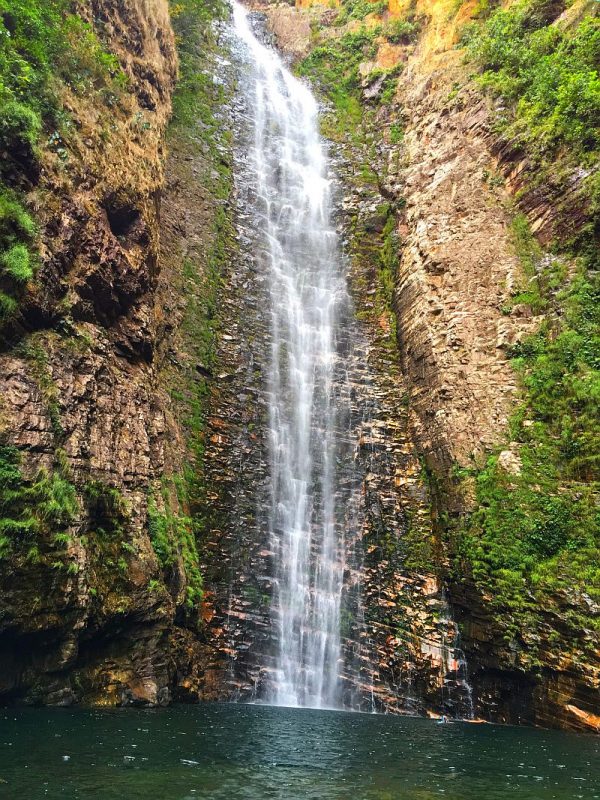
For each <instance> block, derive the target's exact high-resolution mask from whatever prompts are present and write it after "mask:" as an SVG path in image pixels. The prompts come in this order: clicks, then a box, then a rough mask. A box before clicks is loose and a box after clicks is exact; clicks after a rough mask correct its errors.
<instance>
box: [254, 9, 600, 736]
mask: <svg viewBox="0 0 600 800" xmlns="http://www.w3.org/2000/svg"><path fill="white" fill-rule="evenodd" d="M302 6H303V7H302V8H299V9H296V10H294V9H289V8H282V7H281V6H277V7H276V8H275V9H270V8H267V9H266V13H267V15H268V17H269V20H270V24H271V27H272V30H273V31H274V34H275V36H276V38H277V40H278V42H279V43H280V46H281V47H283V48H284V49H285V48H287V50H288V52H289V54H290V57H291V58H293V59H295V60H296V62H297V63H298V69H299V71H300V72H301V74H306V75H307V76H308V77H309V78H310V79H311V80H312V81H313V82H314V84H315V85H316V86H317V87H318V88H319V89H320V91H321V95H322V97H323V99H324V101H325V102H326V104H327V105H326V119H325V123H324V130H325V133H326V135H329V136H331V137H332V138H334V140H335V141H336V144H337V145H338V147H339V148H340V149H341V150H342V151H343V152H344V153H345V154H346V157H347V159H348V160H349V162H350V163H351V164H353V165H354V169H353V170H352V169H350V170H349V171H348V170H347V171H346V173H345V176H344V177H345V183H346V188H347V191H349V192H352V187H353V191H354V194H355V195H356V196H358V197H359V198H361V200H364V198H365V196H367V195H368V194H369V193H370V194H371V195H372V197H373V199H372V201H371V202H372V205H373V207H375V206H376V204H377V202H379V203H386V204H388V206H389V207H391V209H392V211H393V214H394V219H395V227H394V233H395V235H396V236H397V242H398V249H397V256H396V259H397V260H396V261H395V263H394V265H393V267H392V270H391V277H392V282H393V290H392V293H391V295H390V294H388V297H387V298H386V299H387V303H385V302H384V304H383V305H384V307H385V306H387V308H388V309H390V308H393V311H394V315H395V320H394V321H395V324H396V325H397V330H396V339H397V344H398V348H399V351H398V359H399V363H400V366H401V373H402V381H403V385H404V386H405V391H406V392H407V413H408V416H409V420H410V423H409V425H408V428H407V433H408V435H409V438H410V439H411V442H412V446H413V447H414V448H415V450H416V452H417V453H418V454H419V455H420V456H421V458H422V459H423V462H424V467H425V471H426V474H427V476H428V483H429V493H430V496H431V498H432V501H433V502H432V509H431V511H432V517H433V524H434V533H435V539H436V542H437V544H436V546H435V547H434V548H433V550H434V552H433V553H432V554H430V555H429V557H428V558H423V557H422V553H421V554H419V556H418V557H416V558H415V557H414V555H412V557H411V545H410V543H409V547H408V553H409V555H408V558H406V556H405V558H404V559H403V560H402V561H401V565H400V573H401V574H402V575H403V576H404V580H405V581H406V580H407V581H409V582H410V581H411V580H415V579H416V580H417V581H418V580H419V579H420V577H419V576H421V577H423V576H430V578H431V579H433V580H434V581H437V582H441V583H442V585H444V586H445V587H446V591H447V598H448V600H449V601H450V606H451V608H452V609H453V612H454V615H455V617H456V619H457V620H458V622H459V627H460V630H461V646H462V648H463V649H464V651H465V653H466V657H467V661H468V665H469V677H470V682H471V684H472V687H473V691H474V697H473V699H474V704H475V712H476V713H477V714H478V715H481V716H483V717H484V718H486V719H493V720H498V721H504V722H529V723H537V724H543V725H561V726H566V727H571V728H574V729H584V730H597V728H598V723H599V717H598V703H597V697H598V686H599V684H598V680H599V671H598V668H599V661H598V657H599V652H600V651H599V647H598V644H599V641H598V635H597V614H598V606H597V602H595V600H594V599H593V597H595V596H596V595H595V590H594V588H593V587H594V586H595V584H594V580H595V579H594V578H593V577H591V576H590V578H589V580H590V584H589V589H588V586H586V583H585V579H583V580H582V582H580V583H579V585H577V582H576V581H573V582H572V583H571V584H570V588H569V582H570V580H571V579H570V578H567V577H566V576H567V575H568V574H569V568H568V566H559V567H558V569H559V572H558V577H557V578H552V579H548V580H543V583H544V588H543V589H542V590H541V591H539V590H536V589H535V588H525V587H526V578H522V577H519V578H518V580H519V581H523V583H522V584H520V586H521V587H522V588H519V589H517V590H516V591H517V592H518V593H521V592H523V593H524V600H522V601H519V602H521V603H522V607H521V608H515V601H514V598H510V597H509V594H510V593H509V592H507V590H506V587H505V588H504V590H503V589H502V586H501V582H500V583H494V581H493V580H489V579H485V578H481V577H480V578H479V579H477V578H476V577H475V573H474V571H473V564H472V563H469V560H468V557H465V549H464V548H465V541H466V540H467V539H468V537H469V536H471V535H472V531H473V529H476V527H477V525H478V524H480V523H478V522H474V520H481V516H478V515H481V512H480V511H479V509H480V508H481V507H482V506H481V503H482V502H483V503H485V504H486V505H487V504H492V503H493V502H494V500H493V496H492V498H490V497H484V496H483V493H482V490H481V489H480V486H481V485H482V483H483V481H487V480H489V476H490V474H493V479H494V480H495V481H497V482H498V485H499V486H502V490H503V491H504V492H507V493H508V495H507V496H508V497H510V493H511V492H514V496H515V497H517V496H519V494H518V493H519V490H520V487H519V480H520V479H521V469H522V460H521V459H522V454H524V453H525V450H524V449H523V445H522V444H520V442H527V441H528V439H527V438H526V436H527V434H525V438H523V431H522V430H521V431H520V432H518V433H515V432H514V431H515V427H516V424H515V422H514V419H515V416H514V415H515V414H516V413H517V412H518V413H519V414H521V415H522V417H523V416H524V417H525V422H524V425H525V428H527V426H533V425H534V424H536V423H534V422H533V421H532V420H531V419H530V420H528V419H527V417H528V416H530V417H533V418H535V410H534V409H533V408H527V404H528V402H530V401H529V399H528V396H527V395H526V394H524V389H523V373H522V372H521V373H519V371H518V369H517V368H515V365H514V363H513V361H512V359H514V357H515V354H518V353H519V352H522V351H523V349H524V348H527V347H528V344H527V343H528V342H529V341H531V338H530V337H532V336H535V335H536V334H537V332H538V331H539V330H540V329H541V330H544V329H545V328H544V326H548V325H550V327H551V328H552V327H554V329H555V331H556V332H555V333H554V335H555V336H557V335H559V333H558V330H557V329H556V323H555V322H554V321H553V320H555V319H556V317H554V315H555V314H558V319H560V316H561V315H562V314H564V310H561V309H560V308H558V309H557V308H556V301H551V303H550V307H548V306H546V308H545V309H544V310H542V308H541V306H542V304H541V303H537V304H536V302H535V301H534V302H532V300H531V299H530V297H529V296H527V294H526V292H525V294H524V293H523V287H524V286H525V287H527V284H528V283H529V284H530V285H531V283H533V282H534V281H538V280H539V276H540V274H541V275H543V270H544V268H545V267H544V265H546V266H547V265H548V264H553V263H554V264H557V263H561V268H562V269H563V270H564V272H565V273H566V274H567V275H568V274H571V275H573V273H574V270H575V266H574V264H573V261H570V260H569V259H572V255H571V254H569V253H567V254H564V255H558V256H554V255H551V254H550V253H548V252H546V253H545V254H544V251H543V245H544V244H546V245H547V244H549V243H556V240H557V238H559V239H560V235H561V229H563V230H564V229H565V228H566V229H568V228H571V229H572V228H573V227H576V226H577V225H579V226H581V227H583V226H584V225H585V223H586V221H587V220H589V219H590V209H589V205H587V206H586V202H587V201H586V200H585V199H583V193H582V192H581V182H582V181H583V180H584V179H585V178H586V177H587V176H588V175H589V174H590V173H589V172H588V171H585V170H581V169H579V170H577V169H575V168H571V169H572V172H571V173H568V174H569V175H570V177H569V178H568V179H567V181H566V185H567V186H568V187H571V188H566V189H565V184H564V183H563V189H562V191H559V190H558V189H557V183H559V180H558V179H556V178H555V177H552V176H551V174H550V176H549V177H547V180H548V183H547V184H546V186H544V185H543V184H541V183H540V180H539V179H537V180H536V177H537V174H536V170H538V171H541V170H542V166H538V165H536V163H535V161H534V159H533V158H531V157H530V156H529V155H528V152H527V150H526V149H524V148H523V146H522V145H521V144H520V143H519V142H518V140H517V139H516V138H515V139H513V140H510V139H508V138H507V137H506V136H505V135H503V133H502V132H501V130H500V128H499V126H498V122H497V119H498V113H499V112H498V110H497V109H498V107H500V110H501V111H502V107H501V106H500V104H499V102H498V101H496V102H495V103H494V102H493V99H490V98H489V97H487V96H485V94H484V93H483V92H482V90H481V88H480V87H479V86H478V85H477V83H476V82H475V81H474V80H473V74H472V70H473V63H472V61H471V62H468V61H466V57H465V51H464V49H461V48H460V47H457V43H458V42H459V39H460V35H461V31H462V30H464V26H465V23H467V22H468V21H469V20H470V19H471V18H472V15H473V14H474V9H473V8H472V7H471V6H470V5H469V4H464V5H463V6H461V7H458V8H457V7H456V6H453V7H451V4H447V3H440V2H417V3H412V4H410V3H404V4H403V3H399V4H398V3H394V4H390V5H389V7H388V8H384V9H383V10H382V8H380V7H378V6H377V4H374V5H373V6H372V9H373V10H372V11H371V12H370V11H369V8H368V6H367V7H365V9H364V12H365V13H363V11H362V10H361V11H360V12H359V11H358V10H356V11H355V10H353V7H351V5H350V4H344V3H342V4H341V6H340V7H338V8H337V9H335V10H331V9H323V8H322V7H321V6H319V5H318V4H311V3H308V4H302ZM560 11H561V9H560V8H558V7H556V8H553V9H551V10H548V11H546V12H544V13H547V14H548V16H547V20H549V21H550V22H551V21H552V20H553V19H556V18H557V15H559V14H560ZM585 13H591V14H592V15H593V14H594V13H595V11H594V9H593V8H591V7H590V6H589V4H585V3H583V4H581V5H580V6H579V7H578V8H575V7H574V8H573V9H571V10H570V11H569V12H565V14H564V15H563V16H562V17H558V23H557V24H562V25H563V26H568V25H569V24H571V21H572V20H573V19H580V18H581V15H582V14H585ZM298 17H300V18H301V19H302V20H304V21H302V22H298V21H297V18H298ZM302 31H304V38H303V39H302V38H301V36H300V34H301V32H302ZM357 49H359V50H360V49H362V58H360V57H359V58H358V59H356V58H355V60H354V61H353V60H352V59H353V55H354V54H355V52H356V50H357ZM355 64H356V66H354V65H355ZM353 69H354V70H355V72H352V70H353ZM355 74H356V75H357V76H358V81H359V86H358V93H357V91H356V88H355V86H356V82H355V81H356V79H355V78H354V77H353V76H354V75H355ZM332 83H335V84H336V85H337V86H340V87H344V88H342V89H341V91H342V92H344V90H345V91H346V92H347V97H348V98H358V101H359V103H360V105H361V110H360V112H352V113H353V116H352V118H351V119H350V122H349V124H348V123H346V126H345V125H344V122H343V117H344V114H346V113H347V108H348V105H349V103H348V100H346V101H345V102H344V105H343V104H342V102H340V99H339V95H338V96H336V95H335V93H334V92H331V91H330V88H329V87H330V86H331V84H332ZM345 87H348V88H347V89H345ZM348 116H350V115H349V114H348ZM340 119H341V120H342V122H341V123H340ZM361 129H362V134H359V135H358V136H357V135H356V131H357V130H358V131H361ZM369 170H370V171H371V172H372V173H373V174H372V175H371V179H370V180H369V178H368V177H365V173H366V172H368V171H369ZM566 171H567V167H563V173H564V172H566ZM557 172H558V173H559V174H560V170H557ZM544 174H545V173H544ZM563 180H565V179H564V178H563ZM369 184H370V188H367V187H368V186H369ZM376 198H378V199H376ZM361 200H359V201H358V204H359V207H360V202H361ZM586 209H587V210H586ZM586 215H587V216H586ZM524 219H525V220H526V222H524V221H523V220H524ZM575 220H578V221H579V222H574V221H575ZM527 224H528V225H529V226H530V227H529V230H531V231H533V232H535V234H536V235H537V237H538V242H539V243H540V244H541V246H540V244H538V243H536V242H535V239H534V238H533V235H532V234H530V233H528V234H527V242H526V245H524V244H523V241H522V238H524V237H523V235H521V239H520V234H519V230H520V229H519V225H522V226H523V227H525V226H526V225H527ZM349 230H350V234H349V235H350V237H351V239H352V237H354V238H355V243H356V244H357V246H358V247H359V248H360V230H358V231H357V230H356V228H354V229H352V226H351V225H350V226H349ZM369 239H370V241H371V242H373V243H375V242H376V238H374V236H373V232H372V229H371V231H370V233H369ZM375 246H376V247H379V248H380V252H381V248H382V243H381V242H379V244H376V243H375ZM594 247H595V246H594V245H592V249H594ZM383 251H385V245H384V246H383ZM572 252H573V251H572ZM595 252H596V253H597V250H595ZM532 254H533V255H532ZM528 260H529V261H531V260H535V261H536V264H537V266H536V270H537V275H536V274H534V277H532V272H531V271H527V269H528V267H531V264H530V263H528ZM363 263H364V256H363ZM387 269H389V268H387V265H386V264H385V259H384V263H383V265H382V263H381V260H380V263H379V269H375V270H374V271H373V272H372V273H371V274H370V275H369V276H368V278H367V281H366V282H363V283H362V285H361V286H360V289H359V291H358V295H357V307H358V308H359V309H360V310H362V309H363V308H364V304H365V302H367V303H368V302H369V301H368V299H367V298H368V297H369V295H371V296H373V295H376V294H378V293H379V294H381V292H382V288H383V294H385V287H386V284H388V285H389V283H390V274H389V272H388V271H387ZM542 280H543V278H542ZM526 291H527V290H526ZM514 298H516V299H514ZM521 298H522V299H521ZM380 314H381V308H380ZM554 380H556V381H557V386H560V384H559V380H560V378H559V373H558V372H557V373H556V377H555V378H554ZM557 391H560V389H557ZM524 409H527V410H524ZM522 417H521V418H522ZM519 424H520V423H519ZM554 435H556V434H554ZM515 438H516V441H515ZM525 449H526V446H525ZM490 457H492V459H493V461H492V462H489V461H488V459H489V458H490ZM527 457H528V455H524V458H527ZM550 457H551V456H546V458H550ZM529 458H531V453H529ZM490 464H494V467H493V468H490V466H489V465H490ZM496 464H497V466H496ZM486 465H487V466H486ZM493 470H497V472H495V473H494V472H493ZM523 479H525V480H526V479H527V477H526V476H525V477H524V478H523ZM529 480H531V478H529ZM563 480H565V481H566V482H567V483H568V480H567V479H566V478H563ZM531 482H532V483H533V484H535V483H536V482H537V481H536V480H532V481H531ZM485 486H486V487H487V486H489V484H488V483H486V484H485ZM531 489H532V492H533V493H534V494H535V492H538V493H540V494H542V495H544V493H545V492H547V493H548V495H550V496H552V495H554V496H556V495H555V493H556V492H557V491H558V493H560V492H561V491H564V489H561V488H560V485H559V486H558V487H557V485H556V484H547V485H546V486H544V488H543V489H542V488H540V486H536V485H533V487H531ZM581 491H583V492H586V491H587V490H586V486H585V484H582V486H581ZM482 498H483V499H482ZM515 502H518V501H515ZM536 502H537V501H536ZM542 502H545V501H544V500H542ZM484 508H485V506H484ZM484 513H485V512H484ZM572 513H573V514H574V515H576V514H577V513H578V512H577V510H576V506H574V509H573V512H572ZM536 524H539V526H540V528H542V529H543V527H544V525H545V524H546V522H545V521H544V520H542V521H541V522H539V523H536ZM465 531H468V533H467V534H465ZM512 532H513V535H514V536H515V538H516V539H518V537H519V530H518V522H517V515H516V514H515V516H514V523H513V528H512ZM477 535H478V534H475V536H477ZM548 535H550V534H548ZM484 546H487V547H490V546H491V547H494V546H495V545H494V542H493V540H492V541H491V542H490V539H488V541H487V544H486V545H484ZM479 552H481V551H479ZM488 552H489V551H488ZM492 552H493V551H492ZM586 557H587V558H589V557H590V556H584V558H586ZM591 557H592V558H593V556H591ZM538 558H539V559H540V561H543V560H544V558H545V555H544V554H540V555H539V556H538ZM567 561H568V557H567ZM567 561H565V562H564V564H565V565H566V563H567ZM479 563H481V558H480V562H479ZM559 563H560V562H559ZM415 568H416V569H415ZM494 569H497V570H498V569H500V567H495V568H491V572H492V576H491V577H492V578H494V572H493V571H494ZM561 569H562V570H563V571H564V572H563V575H562V577H561V573H560V570H561ZM488 574H489V573H488ZM507 574H508V570H507ZM565 579H566V580H565ZM486 580H487V582H486ZM377 581H378V582H379V584H380V585H385V579H384V578H383V577H382V574H381V570H379V572H378V577H377ZM588 590H589V594H588ZM421 591H423V590H422V589H421ZM496 592H497V593H498V595H497V596H494V595H495V593H496ZM504 592H506V599H505V596H504ZM525 609H526V610H525ZM391 614H392V617H393V618H394V619H395V620H396V621H397V620H398V619H407V609H406V608H405V607H403V604H402V603H401V602H400V603H398V605H397V606H396V608H395V609H393V610H392V612H391ZM425 618H426V619H427V620H428V621H429V622H431V620H432V619H434V618H435V614H434V613H430V614H426V616H425ZM408 619H410V615H408ZM408 630H409V631H410V633H409V638H411V637H412V641H413V642H416V641H418V637H419V636H422V635H423V632H422V630H421V631H419V630H418V629H415V628H414V627H413V628H412V629H411V627H410V625H409V627H408ZM393 648H395V650H396V652H398V642H396V643H395V644H394V645H393ZM432 663H433V661H432ZM448 677H449V676H448V675H446V683H447V682H448Z"/></svg>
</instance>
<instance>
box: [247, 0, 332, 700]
mask: <svg viewBox="0 0 600 800" xmlns="http://www.w3.org/2000/svg"><path fill="white" fill-rule="evenodd" d="M233 20H234V30H235V33H236V35H237V37H238V39H239V40H241V42H242V43H243V44H244V47H245V49H246V50H247V64H248V68H249V70H250V71H251V74H250V76H249V79H250V84H251V87H252V88H251V91H252V92H253V95H254V96H253V97H252V99H251V101H250V103H249V106H250V108H249V114H250V117H251V125H252V128H253V134H254V137H253V144H252V147H251V152H250V153H249V161H250V169H251V171H252V178H253V183H254V187H255V192H256V199H255V203H254V209H253V212H254V215H255V223H254V224H255V227H256V228H257V229H258V239H259V247H262V248H264V250H263V252H262V253H260V254H259V260H260V258H261V257H263V258H264V268H265V272H266V273H267V275H268V281H269V297H270V308H269V314H270V342H271V352H270V356H269V365H268V414H269V440H270V441H269V454H270V499H271V504H270V505H271V507H270V513H269V519H268V524H269V535H270V543H271V550H272V551H273V553H274V557H275V558H274V560H275V567H274V587H275V588H274V595H273V601H272V619H273V623H274V625H275V627H276V630H277V653H276V659H275V675H274V678H273V680H272V681H271V687H272V688H271V689H270V696H269V697H268V698H267V699H268V700H269V701H270V702H273V703H275V704H277V705H286V706H307V707H317V708H320V707H334V706H337V705H339V704H340V687H339V683H340V680H339V670H340V664H339V662H340V660H341V655H340V651H341V645H340V607H341V598H342V589H343V574H344V542H343V530H342V527H343V526H340V525H336V490H337V469H336V462H337V460H338V456H339V454H338V452H337V450H336V448H337V447H338V446H339V440H340V438H342V437H340V436H339V435H338V431H337V430H336V427H337V426H339V424H340V419H343V417H344V413H345V410H344V409H343V408H342V407H341V405H343V402H344V400H343V398H344V396H345V393H344V390H343V388H340V380H339V379H338V378H337V377H336V376H338V377H339V356H338V353H337V347H338V346H337V344H336V323H337V321H338V319H339V316H340V314H341V309H343V308H344V306H345V305H347V303H348V293H347V289H346V285H345V277H344V272H343V268H342V261H341V258H340V250H339V243H338V237H337V235H336V232H335V230H334V228H333V226H332V220H331V202H330V187H329V181H328V179H327V176H326V172H325V170H326V159H325V154H324V150H323V146H322V143H321V141H320V138H319V132H318V116H317V114H318V108H317V103H316V101H315V99H314V97H313V95H312V94H311V92H310V91H309V89H308V88H307V87H306V86H304V85H303V84H302V83H301V82H300V81H298V80H297V79H296V78H295V77H294V76H293V75H292V74H291V73H290V72H289V70H288V69H286V67H285V66H284V65H283V63H282V61H281V60H280V58H279V57H278V56H277V54H276V53H275V52H274V51H273V50H270V49H269V48H267V47H265V46H264V45H263V44H262V43H261V42H260V41H259V40H258V39H257V38H256V36H255V35H254V33H253V31H252V28H251V25H250V21H249V19H248V16H247V13H246V11H245V10H244V9H243V8H242V7H241V6H240V5H239V4H238V3H235V2H234V4H233ZM341 383H343V378H342V381H341Z"/></svg>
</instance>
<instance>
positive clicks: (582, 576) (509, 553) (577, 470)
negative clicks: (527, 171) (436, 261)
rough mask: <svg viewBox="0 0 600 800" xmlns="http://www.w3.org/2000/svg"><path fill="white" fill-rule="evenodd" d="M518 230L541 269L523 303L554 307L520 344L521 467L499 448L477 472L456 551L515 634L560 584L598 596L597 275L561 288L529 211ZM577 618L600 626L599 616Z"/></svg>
mask: <svg viewBox="0 0 600 800" xmlns="http://www.w3.org/2000/svg"><path fill="white" fill-rule="evenodd" d="M517 230H518V232H519V236H520V238H519V239H518V243H519V247H520V248H521V251H520V252H521V255H522V261H523V262H524V266H525V271H526V272H527V271H528V270H532V269H536V268H537V272H538V275H539V276H540V280H538V281H537V282H535V283H534V284H533V285H534V286H535V289H534V290H533V299H532V300H531V299H529V298H528V297H521V298H520V301H521V302H531V303H532V305H535V304H539V303H540V302H542V301H543V303H544V308H546V309H547V310H548V315H547V318H546V321H545V322H544V324H543V325H542V326H541V328H540V329H539V331H538V332H537V333H536V334H535V335H533V336H530V337H528V338H526V339H525V340H524V341H522V342H520V343H519V344H517V345H516V346H515V347H514V348H513V352H512V355H513V357H514V360H513V364H514V366H515V368H516V369H517V370H518V372H519V374H520V375H521V378H522V386H523V399H522V402H521V404H520V405H519V407H518V408H517V410H516V412H515V414H514V416H513V419H512V421H511V430H510V436H511V441H512V442H513V444H512V446H511V447H512V449H513V450H515V451H516V453H517V454H518V457H519V459H520V462H521V470H520V474H511V473H510V472H509V471H507V470H506V469H505V468H504V467H503V466H502V464H501V463H500V462H499V459H498V455H494V456H492V457H491V458H490V459H489V461H488V463H487V465H486V466H485V468H484V469H482V470H473V471H472V472H471V475H472V477H474V479H475V485H476V496H477V501H478V509H477V511H476V512H475V513H474V515H473V516H472V517H471V518H470V520H469V521H468V523H467V525H466V527H465V528H464V530H463V531H462V532H461V533H460V535H459V540H458V542H459V543H458V549H457V557H458V564H459V565H460V567H459V569H460V571H462V573H463V574H464V569H465V567H466V566H469V568H470V570H471V572H472V574H473V576H474V578H475V580H476V582H477V583H479V584H480V585H481V588H482V590H485V591H491V594H492V596H493V601H492V602H493V603H494V604H495V606H496V607H497V609H498V611H499V613H501V614H502V615H503V616H502V619H503V622H504V623H505V624H506V626H507V631H508V633H509V634H510V633H511V632H513V633H514V631H515V630H516V629H518V628H519V626H523V625H524V624H533V623H532V622H531V620H532V619H534V617H535V612H536V609H537V610H539V607H540V604H541V605H542V606H543V605H547V602H548V599H547V598H548V597H549V596H550V595H551V594H552V593H553V592H557V591H564V592H566V593H567V594H568V595H571V596H572V595H574V594H581V593H586V594H588V595H589V596H590V597H591V598H592V599H593V600H595V601H598V600H600V529H599V526H598V523H599V522H600V518H599V510H598V493H599V490H600V454H599V452H598V442H599V441H600V417H599V415H598V408H599V400H600V304H599V302H598V301H599V300H600V282H599V280H598V273H588V272H587V271H586V270H585V268H584V267H583V266H581V267H580V271H579V273H578V274H577V275H576V276H575V277H574V278H573V279H572V280H571V281H570V282H569V283H568V284H567V286H566V288H562V289H560V290H558V289H557V286H558V285H559V284H560V282H561V274H560V270H557V269H552V268H546V271H544V270H543V269H542V268H541V267H540V263H539V262H540V260H541V253H540V252H539V248H538V247H537V244H535V243H534V242H533V240H532V237H531V234H530V233H529V232H528V231H527V229H526V225H525V222H524V219H523V218H520V217H518V218H517ZM528 242H529V245H528ZM536 258H537V263H536ZM528 262H529V263H528ZM548 276H550V277H548ZM562 277H564V276H562ZM558 311H560V313H558ZM538 592H539V594H538ZM544 596H545V597H546V601H545V603H544V601H543V598H544ZM507 610H508V611H509V612H510V614H511V616H506V611H507ZM573 613H574V612H573ZM573 623H574V625H576V626H578V627H579V629H581V628H584V629H585V628H589V627H596V628H597V627H598V620H597V619H594V618H593V617H591V616H590V617H589V618H582V617H581V616H578V617H577V616H576V617H574V619H573Z"/></svg>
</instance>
